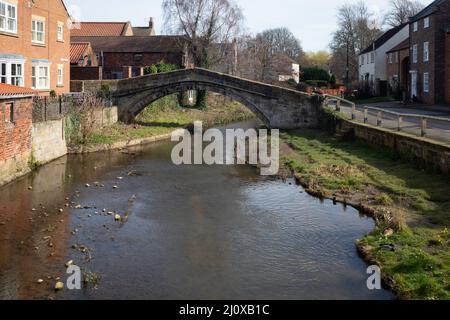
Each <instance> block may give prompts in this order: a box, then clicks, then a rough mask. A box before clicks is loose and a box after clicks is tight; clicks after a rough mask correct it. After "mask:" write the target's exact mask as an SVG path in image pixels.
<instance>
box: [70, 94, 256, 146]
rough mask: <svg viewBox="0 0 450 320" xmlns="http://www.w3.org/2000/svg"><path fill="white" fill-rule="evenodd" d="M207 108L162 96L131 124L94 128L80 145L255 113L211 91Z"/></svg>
mask: <svg viewBox="0 0 450 320" xmlns="http://www.w3.org/2000/svg"><path fill="white" fill-rule="evenodd" d="M207 102H208V107H207V108H205V109H202V110H198V109H193V108H181V107H179V106H178V97H177V95H171V96H167V97H164V98H162V99H160V100H158V101H156V102H154V103H153V104H151V105H150V106H149V107H148V108H146V109H145V110H144V111H143V112H142V113H141V114H140V115H139V116H138V117H137V118H136V123H134V124H125V123H122V122H119V123H116V124H114V125H112V126H109V127H104V128H101V129H99V130H95V131H94V132H93V133H91V134H90V135H89V136H88V137H87V139H86V140H85V141H79V142H77V143H79V144H83V145H89V146H90V145H98V144H113V143H115V142H119V141H129V140H134V139H141V138H149V137H154V136H159V135H164V134H168V133H171V132H172V131H174V130H175V129H178V128H182V127H186V126H188V125H189V124H192V123H193V122H194V121H197V120H199V121H203V123H204V125H205V126H212V125H221V124H226V123H230V122H236V121H243V120H246V119H250V118H253V117H254V115H253V114H252V113H251V112H250V111H249V110H248V109H247V108H245V107H244V106H242V105H241V104H239V103H237V102H234V101H230V100H228V99H226V98H225V97H222V96H218V95H215V94H210V95H209V96H208V100H207Z"/></svg>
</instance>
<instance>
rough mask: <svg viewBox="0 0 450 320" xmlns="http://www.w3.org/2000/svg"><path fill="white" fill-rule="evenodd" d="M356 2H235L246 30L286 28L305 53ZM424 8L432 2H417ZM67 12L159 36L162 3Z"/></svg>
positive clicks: (117, 3)
mask: <svg viewBox="0 0 450 320" xmlns="http://www.w3.org/2000/svg"><path fill="white" fill-rule="evenodd" d="M355 1H356V0H347V1H345V0H275V1H274V0H236V2H237V3H238V5H239V6H240V7H241V8H242V10H243V11H244V15H245V17H246V27H247V29H248V30H249V31H250V32H252V33H256V32H258V31H261V30H264V29H268V28H274V27H288V28H289V29H290V30H291V31H292V32H293V33H294V34H295V35H296V37H298V38H299V39H300V40H301V42H302V45H303V48H304V49H305V50H306V51H317V50H326V49H328V44H329V42H330V40H331V33H332V32H333V31H334V30H335V29H336V10H337V8H338V7H339V6H340V5H342V4H344V3H348V2H350V3H351V2H355ZM419 1H420V2H422V3H423V4H425V5H428V4H430V3H431V2H432V0H419ZM64 2H65V3H66V5H67V6H68V7H69V11H71V12H77V14H76V16H80V17H81V20H82V21H131V22H132V23H133V25H135V26H139V25H146V24H147V23H148V18H149V17H154V19H155V22H156V28H157V29H156V30H157V33H158V34H159V33H160V32H161V27H162V19H163V15H162V10H161V2H162V0H127V1H123V0H95V1H93V0H65V1H64ZM366 3H367V4H368V6H369V7H370V8H371V10H372V11H374V12H375V13H378V14H383V13H384V12H385V10H386V9H387V6H388V3H389V0H366Z"/></svg>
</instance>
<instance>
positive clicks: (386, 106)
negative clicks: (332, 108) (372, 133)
mask: <svg viewBox="0 0 450 320" xmlns="http://www.w3.org/2000/svg"><path fill="white" fill-rule="evenodd" d="M365 106H367V107H373V108H380V109H383V110H386V111H390V112H396V113H402V114H407V115H416V116H419V117H420V116H430V117H438V118H439V119H435V118H434V119H428V120H427V130H426V132H425V137H427V138H429V139H433V140H436V141H440V142H446V143H450V106H447V107H446V106H423V105H411V106H402V105H399V104H398V103H393V102H385V103H377V104H369V105H357V106H356V110H357V112H356V120H357V121H359V122H364V107H365ZM341 111H342V112H343V113H345V114H347V115H349V116H351V106H349V105H346V104H342V105H341ZM397 118H398V117H397V116H395V115H392V114H388V113H383V114H382V123H381V127H383V128H387V129H392V130H397V129H398V119H397ZM447 119H448V120H447ZM368 123H369V124H371V125H377V111H376V110H368ZM402 131H403V132H407V133H410V134H414V135H417V136H420V135H421V119H420V118H417V117H411V116H404V117H403V122H402Z"/></svg>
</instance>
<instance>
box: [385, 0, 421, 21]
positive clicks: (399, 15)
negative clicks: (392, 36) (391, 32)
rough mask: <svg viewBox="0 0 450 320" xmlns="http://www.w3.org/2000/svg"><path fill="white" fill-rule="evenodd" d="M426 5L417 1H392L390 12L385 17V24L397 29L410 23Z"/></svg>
mask: <svg viewBox="0 0 450 320" xmlns="http://www.w3.org/2000/svg"><path fill="white" fill-rule="evenodd" d="M423 8H424V5H423V4H422V3H420V2H419V1H416V0H413V1H412V0H391V1H390V5H389V12H388V13H387V14H386V16H385V17H384V23H385V24H386V25H388V26H390V27H396V26H399V25H401V24H403V23H406V22H408V20H409V18H410V17H412V16H414V15H416V14H417V13H419V12H420V11H421V10H422V9H423Z"/></svg>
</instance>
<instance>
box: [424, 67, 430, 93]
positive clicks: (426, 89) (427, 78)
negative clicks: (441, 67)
mask: <svg viewBox="0 0 450 320" xmlns="http://www.w3.org/2000/svg"><path fill="white" fill-rule="evenodd" d="M423 92H430V74H429V73H428V72H425V73H424V74H423Z"/></svg>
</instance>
